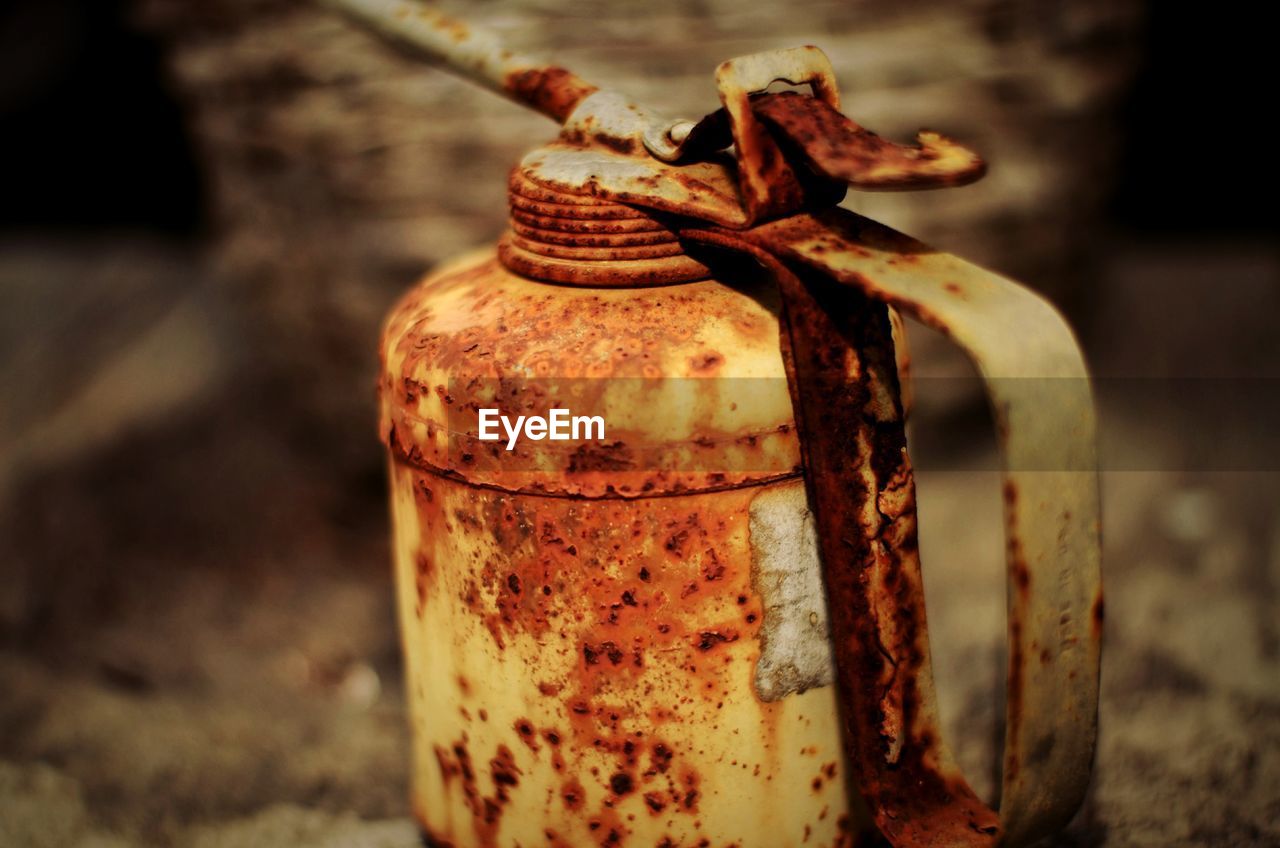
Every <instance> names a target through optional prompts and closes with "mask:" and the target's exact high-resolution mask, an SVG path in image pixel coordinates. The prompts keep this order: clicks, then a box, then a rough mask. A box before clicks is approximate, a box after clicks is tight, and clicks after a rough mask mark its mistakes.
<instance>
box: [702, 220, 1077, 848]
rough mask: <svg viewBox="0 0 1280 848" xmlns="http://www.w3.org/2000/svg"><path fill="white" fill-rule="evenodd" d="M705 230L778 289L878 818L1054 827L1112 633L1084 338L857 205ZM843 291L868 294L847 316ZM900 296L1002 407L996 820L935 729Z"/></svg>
mask: <svg viewBox="0 0 1280 848" xmlns="http://www.w3.org/2000/svg"><path fill="white" fill-rule="evenodd" d="M691 237H692V238H695V239H700V240H703V241H707V242H711V243H716V244H720V245H721V246H724V247H730V248H733V249H738V250H744V251H746V252H749V253H752V254H753V255H755V256H756V258H757V259H759V260H760V261H761V262H762V263H764V264H765V265H766V266H769V267H771V268H772V269H773V270H774V272H775V275H776V276H777V277H778V280H779V285H780V287H781V288H782V291H783V302H784V312H785V319H786V323H787V333H786V334H785V335H786V337H787V341H788V342H789V343H788V344H787V349H786V351H785V352H786V356H787V360H788V368H789V371H790V372H791V374H792V375H793V380H792V384H793V397H794V400H795V407H796V415H797V421H798V423H799V425H800V427H801V436H802V444H803V448H804V450H805V461H806V469H807V470H806V480H807V482H808V484H809V486H810V493H811V496H812V505H813V508H814V511H815V518H816V520H817V525H818V533H819V542H820V546H821V548H822V554H823V569H824V574H825V576H826V581H827V591H828V598H829V602H830V604H831V614H832V636H833V640H834V647H835V653H836V659H837V680H838V682H839V686H840V689H841V692H840V694H841V699H842V702H843V704H844V705H845V706H844V711H845V717H844V721H845V728H846V744H847V746H848V749H849V757H850V765H851V767H852V768H853V770H854V772H855V774H856V775H857V779H858V783H859V789H860V791H861V792H862V794H863V797H864V799H865V800H866V802H867V805H868V807H869V808H870V810H871V811H872V814H873V815H874V816H875V819H876V823H877V825H878V826H879V827H880V829H881V831H882V832H883V833H884V834H885V835H886V836H887V837H888V838H889V839H890V841H891V842H892V843H893V844H894V845H897V846H917V845H919V846H923V845H934V846H944V845H945V846H990V845H993V844H997V843H999V844H1004V845H1022V844H1026V843H1028V842H1030V841H1032V840H1034V839H1036V838H1038V837H1040V836H1043V835H1046V834H1048V833H1050V832H1053V831H1054V830H1056V829H1058V828H1060V827H1062V826H1063V825H1065V824H1066V823H1067V821H1068V820H1069V819H1070V818H1071V816H1072V815H1073V814H1074V813H1075V811H1076V810H1077V809H1078V807H1079V806H1080V803H1081V801H1082V800H1083V798H1084V793H1085V789H1086V787H1087V785H1088V779H1089V772H1090V769H1091V766H1092V759H1093V750H1094V742H1095V735H1096V720H1097V698H1098V671H1099V656H1100V641H1101V625H1102V594H1101V579H1100V559H1101V557H1100V540H1099V525H1098V489H1097V470H1096V456H1095V444H1094V442H1095V433H1094V431H1095V425H1094V414H1093V403H1092V397H1091V389H1090V386H1089V381H1088V375H1087V372H1086V371H1085V367H1084V363H1083V360H1082V357H1081V354H1080V351H1079V348H1078V347H1077V345H1076V343H1075V340H1074V338H1073V336H1072V334H1071V332H1070V330H1069V329H1068V328H1067V326H1066V324H1065V323H1064V321H1063V320H1062V318H1061V317H1060V316H1059V315H1058V313H1057V312H1056V311H1055V310H1054V309H1053V308H1052V307H1051V306H1050V305H1049V304H1048V303H1047V302H1046V301H1044V300H1043V299H1042V298H1040V297H1039V296H1037V295H1035V294H1034V293H1032V292H1031V291H1029V290H1027V289H1025V288H1022V287H1021V286H1018V285H1016V284H1015V283H1012V282H1010V281H1008V280H1005V279H1002V278H1000V277H998V276H996V275H994V274H991V273H988V272H986V271H983V270H981V269H979V268H977V267H975V266H973V265H970V264H968V263H966V262H964V261H962V260H960V259H958V258H956V257H954V256H950V255H948V254H943V253H938V252H934V251H932V250H930V249H929V248H927V247H925V246H924V245H922V244H920V243H919V242H915V241H914V240H912V239H909V238H907V237H905V236H902V235H900V234H898V233H896V232H894V231H892V230H890V229H888V228H887V227H883V226H881V225H879V224H876V223H874V222H872V221H869V220H867V219H865V218H861V217H859V216H857V215H854V214H852V213H849V212H845V211H844V210H832V211H830V212H824V213H819V214H816V215H799V216H795V217H792V218H787V219H784V220H781V221H775V222H773V223H769V224H764V225H762V226H759V227H755V228H753V229H751V230H747V231H745V232H740V233H735V232H731V231H727V230H720V231H716V232H713V233H707V232H703V233H701V234H692V235H691ZM806 267H807V268H809V269H811V270H810V271H806V270H805V269H806ZM813 272H817V273H813ZM832 280H834V281H836V282H837V283H840V284H842V285H843V289H842V291H843V295H844V297H843V299H842V298H841V297H840V294H841V292H840V291H837V292H836V293H834V294H833V293H832V292H830V291H827V290H830V289H833V288H836V287H833V286H832V284H831V281H832ZM849 289H853V290H855V291H856V292H860V293H861V295H862V296H864V297H865V298H866V300H864V301H861V303H858V302H855V303H854V304H853V308H852V309H850V304H849V302H848V295H849ZM824 292H825V293H824ZM887 307H892V308H896V309H898V310H900V311H902V312H904V313H906V314H908V315H912V316H914V317H916V318H918V319H919V320H921V321H922V322H924V323H926V324H928V325H930V326H932V327H934V328H935V329H937V330H939V331H941V332H943V333H944V334H946V335H947V336H948V337H949V338H951V339H952V340H953V341H955V342H956V343H957V344H958V345H959V346H960V347H961V348H963V349H964V350H965V352H966V353H967V354H968V355H969V357H970V359H972V360H973V362H974V363H975V365H977V367H978V369H979V370H980V372H981V373H982V376H983V379H984V382H985V385H986V389H987V392H988V395H989V397H990V399H991V402H992V405H993V407H994V409H995V416H996V423H997V427H998V437H999V444H1000V450H1001V459H1002V462H1003V474H1004V494H1005V530H1006V537H1007V542H1008V544H1007V552H1008V636H1009V674H1008V698H1007V723H1006V735H1005V750H1004V760H1003V762H1004V786H1003V793H1002V800H1001V804H1000V811H999V815H998V817H997V815H996V814H995V813H994V812H993V811H992V810H990V809H989V808H988V807H986V805H984V804H983V803H982V802H981V801H980V800H979V799H978V798H977V796H976V795H975V794H974V793H973V792H972V790H971V789H970V788H969V787H968V785H967V783H966V782H965V781H964V778H963V776H962V775H961V774H960V772H959V770H958V769H957V768H956V766H955V764H954V762H953V761H952V759H951V757H950V754H949V753H948V751H947V748H946V746H945V745H944V744H943V743H942V740H941V737H940V731H939V727H938V721H937V712H936V705H935V698H934V692H933V684H932V673H931V668H930V658H929V647H928V639H927V635H926V627H925V616H924V602H923V584H922V582H921V576H920V571H919V568H920V563H919V554H918V550H917V548H916V540H915V508H914V487H913V483H912V474H911V468H910V463H909V460H908V459H907V456H906V441H905V434H904V431H903V426H902V407H901V402H900V400H899V399H898V396H897V393H896V391H895V389H896V385H897V377H896V369H895V363H894V362H893V357H892V344H891V341H890V334H891V330H890V322H889V317H888V309H887Z"/></svg>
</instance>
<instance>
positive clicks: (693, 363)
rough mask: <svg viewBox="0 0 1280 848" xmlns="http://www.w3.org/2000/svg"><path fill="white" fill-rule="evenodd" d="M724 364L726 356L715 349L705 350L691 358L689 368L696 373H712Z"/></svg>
mask: <svg viewBox="0 0 1280 848" xmlns="http://www.w3.org/2000/svg"><path fill="white" fill-rule="evenodd" d="M723 364H724V356H723V355H721V354H719V353H717V352H716V351H714V350H709V351H705V352H703V353H700V354H698V355H697V356H695V357H693V358H692V359H690V360H689V370H690V371H692V372H693V373H694V374H697V375H702V374H710V373H714V372H715V371H717V370H718V369H719V368H720V366H721V365H723Z"/></svg>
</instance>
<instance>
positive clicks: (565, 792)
mask: <svg viewBox="0 0 1280 848" xmlns="http://www.w3.org/2000/svg"><path fill="white" fill-rule="evenodd" d="M584 796H585V790H584V789H583V788H582V784H581V783H579V782H578V781H577V780H569V781H566V782H565V784H564V785H563V786H561V787H560V799H561V800H562V801H564V806H565V809H566V810H579V809H581V808H582V804H583V800H584Z"/></svg>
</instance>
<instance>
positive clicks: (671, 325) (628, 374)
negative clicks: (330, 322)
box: [380, 250, 800, 497]
mask: <svg viewBox="0 0 1280 848" xmlns="http://www.w3.org/2000/svg"><path fill="white" fill-rule="evenodd" d="M742 288H743V289H745V291H739V290H736V289H735V288H733V287H731V286H729V285H726V284H725V283H723V282H717V281H713V280H707V281H703V282H694V283H686V284H684V285H680V286H668V287H663V288H658V289H652V290H645V289H635V288H598V289H587V288H577V287H569V286H551V285H545V284H541V283H538V282H535V281H533V280H529V279H526V278H524V277H522V276H519V275H517V274H514V273H512V272H510V271H509V270H507V269H506V268H504V267H503V266H502V265H501V264H499V263H498V262H497V261H495V258H494V255H493V251H492V250H486V251H482V252H479V253H477V254H474V255H472V256H470V257H467V258H464V259H462V260H460V261H459V262H458V263H456V264H454V265H452V266H451V267H450V268H447V269H444V270H442V271H441V272H440V273H439V274H435V275H432V277H430V278H429V279H427V280H425V281H423V283H422V284H420V285H419V286H417V287H416V288H414V289H413V290H412V291H411V292H410V293H409V294H408V295H407V296H406V297H405V298H404V299H403V300H402V301H401V303H400V305H399V306H398V307H397V308H396V309H395V310H394V311H393V312H392V313H391V315H390V316H389V317H388V320H387V327H386V331H385V333H384V336H383V345H382V358H383V363H384V364H383V373H382V382H381V393H380V394H381V399H382V418H381V423H380V431H381V434H382V437H383V438H384V439H385V440H387V442H388V445H389V447H390V448H391V449H392V451H393V452H395V453H396V455H397V456H399V457H400V458H401V459H402V461H405V462H407V463H409V464H411V465H413V466H415V467H419V468H422V469H424V470H429V471H432V472H433V473H437V474H444V475H448V476H451V477H456V478H458V479H465V480H468V481H470V482H472V483H474V484H477V485H484V486H490V487H496V488H502V489H505V490H509V491H521V492H530V493H541V494H562V495H571V496H590V497H637V496H646V495H650V496H651V495H657V494H672V493H679V492H689V491H701V490H708V489H723V488H731V487H735V486H741V485H744V484H750V483H760V482H766V481H770V480H779V479H786V478H792V477H796V476H798V475H799V466H800V448H799V444H798V441H797V439H796V434H795V428H794V425H793V422H792V417H791V403H790V398H789V396H788V394H787V384H786V376H785V372H784V371H783V368H782V361H781V359H780V357H779V355H778V321H777V315H776V313H775V312H774V311H773V310H774V309H776V295H775V294H773V293H772V292H771V291H770V290H769V288H768V287H767V286H766V285H762V284H761V283H757V284H755V288H754V290H753V289H752V287H751V286H748V285H745V284H744V285H743V286H742ZM752 294H754V295H755V296H754V297H753V296H752ZM771 304H773V306H772V308H771ZM557 404H560V405H567V406H569V407H570V408H572V409H573V410H574V411H575V412H576V413H580V414H592V415H594V414H604V415H606V416H607V420H608V422H609V429H608V432H607V438H606V440H605V441H604V442H603V443H600V444H586V445H584V444H577V443H561V442H550V441H524V442H521V443H520V444H519V445H517V447H516V448H515V450H513V451H510V452H508V451H506V450H504V446H503V445H501V444H499V443H495V442H480V441H477V439H476V425H477V418H476V410H477V409H479V408H481V407H485V406H496V405H501V406H502V407H503V408H504V410H506V411H507V412H511V413H517V412H518V413H531V414H535V413H536V414H545V413H546V411H547V410H548V409H550V408H553V407H555V406H556V405H557Z"/></svg>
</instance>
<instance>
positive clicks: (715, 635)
mask: <svg viewBox="0 0 1280 848" xmlns="http://www.w3.org/2000/svg"><path fill="white" fill-rule="evenodd" d="M736 641H738V634H737V633H728V634H725V633H719V632H717V631H714V630H704V631H702V633H700V634H698V643H697V644H698V650H699V651H709V650H711V649H712V648H714V647H715V646H716V645H720V644H722V643H724V642H736Z"/></svg>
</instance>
